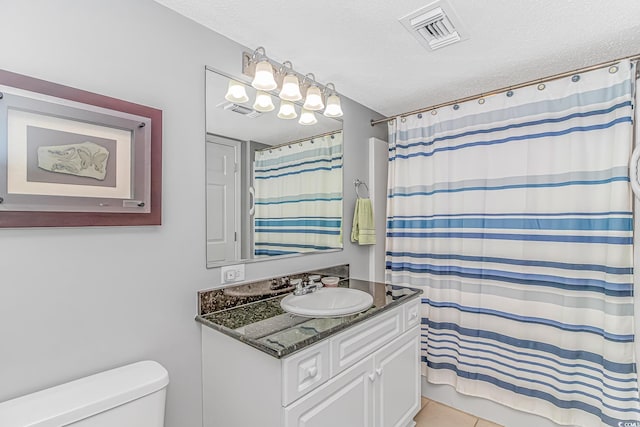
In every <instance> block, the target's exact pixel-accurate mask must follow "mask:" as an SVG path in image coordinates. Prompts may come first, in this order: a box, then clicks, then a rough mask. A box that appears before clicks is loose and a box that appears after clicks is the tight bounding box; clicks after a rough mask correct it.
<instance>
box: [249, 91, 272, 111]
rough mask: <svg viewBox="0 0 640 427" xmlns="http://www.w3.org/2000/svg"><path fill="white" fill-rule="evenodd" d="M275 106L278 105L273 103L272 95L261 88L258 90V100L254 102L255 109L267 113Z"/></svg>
mask: <svg viewBox="0 0 640 427" xmlns="http://www.w3.org/2000/svg"><path fill="white" fill-rule="evenodd" d="M274 108H276V107H275V106H274V105H273V101H272V100H271V95H269V94H268V93H267V92H263V91H261V90H259V91H258V92H256V101H255V102H254V103H253V109H254V110H256V111H261V112H263V113H266V112H267V111H271V110H273V109H274Z"/></svg>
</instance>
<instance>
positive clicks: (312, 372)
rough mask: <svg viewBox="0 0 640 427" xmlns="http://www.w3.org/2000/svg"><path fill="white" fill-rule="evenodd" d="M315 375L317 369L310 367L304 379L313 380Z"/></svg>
mask: <svg viewBox="0 0 640 427" xmlns="http://www.w3.org/2000/svg"><path fill="white" fill-rule="evenodd" d="M316 375H318V368H317V367H315V366H312V367H310V368H309V369H307V376H306V378H314V377H315V376H316Z"/></svg>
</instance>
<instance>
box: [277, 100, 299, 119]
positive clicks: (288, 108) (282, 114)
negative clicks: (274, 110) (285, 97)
mask: <svg viewBox="0 0 640 427" xmlns="http://www.w3.org/2000/svg"><path fill="white" fill-rule="evenodd" d="M296 117H298V113H296V108H295V107H294V105H293V102H291V101H281V102H280V110H279V111H278V118H280V119H285V120H291V119H295V118H296Z"/></svg>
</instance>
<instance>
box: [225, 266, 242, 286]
mask: <svg viewBox="0 0 640 427" xmlns="http://www.w3.org/2000/svg"><path fill="white" fill-rule="evenodd" d="M220 276H221V280H222V283H233V282H241V281H243V280H244V264H236V265H227V266H224V267H222V268H221V269H220Z"/></svg>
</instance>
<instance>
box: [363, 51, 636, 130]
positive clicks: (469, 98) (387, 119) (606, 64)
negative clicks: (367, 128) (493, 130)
mask: <svg viewBox="0 0 640 427" xmlns="http://www.w3.org/2000/svg"><path fill="white" fill-rule="evenodd" d="M626 59H629V60H631V61H637V60H640V54H637V55H631V56H625V57H623V58H618V59H614V60H613V61H608V62H602V63H600V64H596V65H591V66H588V67H583V68H578V69H576V70H572V71H567V72H564V73H559V74H554V75H552V76H549V77H543V78H541V79H535V80H529V81H528V82H525V83H519V84H516V85H512V86H506V87H503V88H501V89H496V90H492V91H491V92H484V93H480V94H478V95H472V96H467V97H466V98H460V99H456V100H455V101H448V102H443V103H441V104H436V105H431V106H429V107H424V108H420V109H418V110H413V111H409V112H406V113H402V114H396V115H395V116H391V117H385V118H384V119H378V120H373V119H371V126H375V125H377V124H380V123H386V122H390V121H391V120H395V119H396V117H406V116H411V115H413V114H418V113H425V112H427V111H431V110H435V109H437V108H442V107H448V106H449V105H455V104H461V103H463V102H466V101H473V100H474V99H480V98H484V97H485V96H491V95H496V94H498V93H502V92H505V91H508V90H513V89H520V88H523V87H525V86H530V85H532V84H536V83H544V82H548V81H551V80H556V79H560V78H562V77H568V76H571V75H574V74H576V73H584V72H587V71H592V70H597V69H598V68H604V67H609V66H611V65H615V64H617V63H619V62H620V61H624V60H626Z"/></svg>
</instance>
